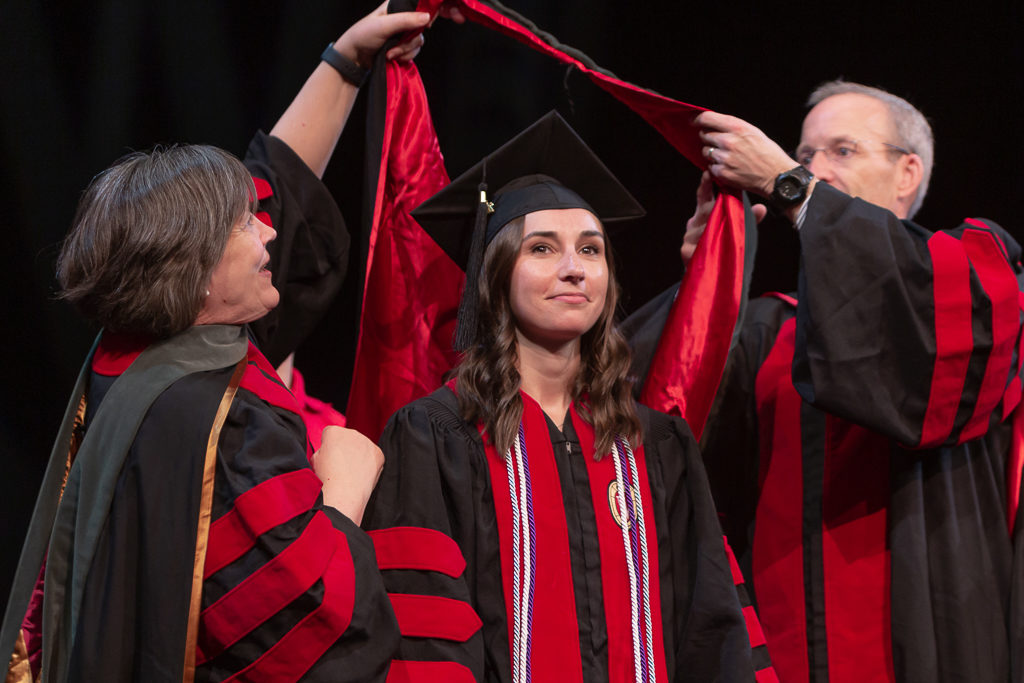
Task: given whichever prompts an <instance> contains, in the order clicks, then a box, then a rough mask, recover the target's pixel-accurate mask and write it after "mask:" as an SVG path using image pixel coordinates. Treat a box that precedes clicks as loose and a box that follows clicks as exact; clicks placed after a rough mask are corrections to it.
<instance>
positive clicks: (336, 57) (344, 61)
mask: <svg viewBox="0 0 1024 683" xmlns="http://www.w3.org/2000/svg"><path fill="white" fill-rule="evenodd" d="M320 59H321V60H323V61H325V62H327V63H328V64H330V65H331V66H333V67H334V69H335V71H337V72H338V73H339V74H341V77H342V78H344V79H345V80H346V81H348V82H349V83H351V84H352V85H354V86H356V87H357V88H361V87H363V85H365V84H366V79H367V78H369V77H370V70H369V69H364V68H363V67H361V66H359V65H358V64H356V63H355V62H353V61H352V60H351V59H349V58H348V57H346V56H345V55H343V54H341V53H340V52H338V51H337V50H335V49H334V43H328V44H327V49H325V50H324V51H323V52H322V53H321V54H320Z"/></svg>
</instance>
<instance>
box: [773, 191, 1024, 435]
mask: <svg viewBox="0 0 1024 683" xmlns="http://www.w3.org/2000/svg"><path fill="white" fill-rule="evenodd" d="M800 243H801V250H802V263H801V270H800V280H799V296H798V298H799V307H798V310H797V332H796V355H795V357H794V361H793V380H794V384H795V385H796V387H797V390H798V391H799V392H800V394H801V396H802V397H803V398H804V399H805V400H807V401H808V402H810V403H812V404H813V405H815V406H816V407H818V408H820V409H823V410H825V411H826V412H829V413H831V414H834V415H837V416H840V417H842V418H845V419H848V420H850V421H852V422H856V423H858V424H860V425H862V426H865V427H868V428H869V429H872V430H874V431H877V432H881V433H883V434H885V435H887V436H889V437H891V438H894V439H896V440H898V441H899V442H900V443H902V444H904V445H906V446H910V447H918V448H929V447H935V446H940V445H944V444H945V445H949V444H956V443H963V442H965V441H968V440H971V439H974V438H977V437H979V436H981V435H983V434H984V433H985V432H986V431H987V430H988V429H989V427H990V425H992V424H996V423H998V422H1000V421H1002V420H1003V419H1004V418H1005V417H1006V416H1007V414H1008V413H1009V412H1010V411H1011V410H1012V409H1013V408H1014V406H1016V404H1017V403H1018V401H1019V400H1020V395H1021V379H1020V360H1021V359H1020V354H1019V347H1018V345H1019V343H1020V330H1021V322H1020V321H1021V317H1020V304H1019V296H1020V294H1019V291H1020V287H1019V285H1018V275H1019V272H1020V266H1019V260H1020V247H1019V246H1018V245H1017V243H1016V242H1015V241H1014V240H1013V239H1012V238H1011V237H1010V236H1009V235H1008V234H1007V233H1006V232H1005V231H1004V230H1002V229H1001V228H999V227H998V226H997V225H995V224H993V223H990V222H986V221H981V220H976V219H968V220H967V221H966V222H965V223H964V224H962V225H961V226H959V227H958V228H956V229H953V230H947V231H940V232H935V233H931V232H929V231H927V230H925V229H924V228H921V227H920V226H917V225H915V224H913V223H911V222H908V221H900V220H898V219H897V218H896V217H895V216H894V215H893V214H892V213H891V212H888V211H886V210H884V209H881V208H880V207H877V206H875V205H873V204H869V203H867V202H865V201H863V200H860V199H855V198H851V197H849V196H847V195H845V194H843V193H841V192H839V191H838V190H835V189H834V188H832V187H829V186H827V185H824V184H819V185H818V186H817V187H816V188H815V191H814V194H813V196H812V198H811V201H810V203H809V204H808V211H807V217H806V219H805V221H804V224H803V226H802V228H801V230H800Z"/></svg>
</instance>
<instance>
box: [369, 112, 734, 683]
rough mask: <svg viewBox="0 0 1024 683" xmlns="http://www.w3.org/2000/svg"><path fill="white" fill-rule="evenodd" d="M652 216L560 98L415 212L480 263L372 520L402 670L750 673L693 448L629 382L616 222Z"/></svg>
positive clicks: (450, 248)
mask: <svg viewBox="0 0 1024 683" xmlns="http://www.w3.org/2000/svg"><path fill="white" fill-rule="evenodd" d="M488 186H489V187H496V188H498V190H497V191H496V192H494V193H493V197H492V196H489V195H488V194H487V188H488ZM642 214H643V210H642V208H641V207H640V206H639V205H638V204H637V202H636V201H635V200H634V199H633V197H632V196H631V195H630V194H629V193H628V192H627V191H626V190H625V188H623V187H622V186H621V185H620V184H619V183H618V181H617V180H616V179H615V178H614V177H613V176H612V175H611V173H610V172H609V171H608V170H607V169H606V168H605V167H604V166H603V165H602V164H601V162H600V161H599V160H598V159H597V158H596V157H595V156H594V154H593V152H591V151H590V150H589V148H587V147H586V145H585V144H584V143H583V142H582V140H580V139H579V137H578V136H577V135H576V134H575V132H574V131H572V129H571V128H569V126H568V125H567V124H566V123H565V122H564V121H563V120H562V119H561V118H560V117H559V116H558V115H557V114H554V113H552V114H549V115H548V116H546V117H544V118H543V119H541V120H540V121H539V122H537V123H535V124H534V125H533V126H531V127H530V128H529V129H527V130H526V131H525V132H523V133H521V134H520V135H519V136H517V137H516V138H514V139H513V140H512V141H511V142H509V143H507V144H506V145H505V146H503V147H502V148H500V149H499V150H497V151H496V152H494V153H493V154H491V155H489V156H488V157H487V158H485V159H484V160H483V161H482V162H481V163H479V164H477V166H475V167H474V168H472V169H471V170H470V171H468V172H467V173H465V174H464V175H463V176H461V177H460V178H458V179H456V180H455V181H453V182H452V183H451V184H450V185H449V186H448V187H447V188H445V190H443V191H442V192H441V193H439V194H438V195H436V196H435V197H434V198H432V199H430V200H428V201H427V202H426V203H425V204H424V205H423V206H421V207H420V208H419V209H417V210H416V212H415V214H414V215H415V216H416V218H417V220H419V221H420V222H421V224H422V225H423V226H424V227H425V228H426V229H427V230H428V232H430V234H431V235H432V236H433V237H434V239H435V240H436V241H437V242H438V244H439V245H441V246H442V247H443V248H444V249H445V250H446V251H447V253H448V254H449V255H451V256H452V258H453V259H455V260H456V261H457V262H458V263H460V264H462V265H463V266H464V267H467V266H468V267H467V273H468V275H467V286H466V291H465V293H464V295H463V301H462V305H461V307H460V313H459V330H458V333H457V340H456V346H457V347H458V348H459V349H460V350H463V351H464V355H463V357H462V359H461V361H460V363H459V365H458V366H457V367H456V368H455V370H454V371H453V378H452V380H451V381H450V382H449V383H448V384H447V385H446V386H445V387H443V388H441V389H439V390H438V391H436V392H434V393H433V394H431V395H430V396H428V397H426V398H423V399H421V400H418V401H415V402H414V403H412V404H410V405H408V406H406V407H405V408H403V409H402V410H400V411H398V412H397V413H396V414H395V415H394V416H393V418H392V419H391V421H390V422H389V424H388V427H387V429H386V430H385V433H384V435H383V437H382V439H381V447H382V449H383V451H384V453H385V457H386V464H385V467H384V472H383V474H382V478H381V481H380V484H379V485H378V488H377V490H376V491H375V492H374V495H373V497H372V498H371V501H370V504H369V506H368V508H367V513H366V517H365V519H364V526H366V527H368V528H371V529H374V531H371V536H372V537H373V538H374V545H375V548H376V551H377V557H378V563H379V565H380V567H381V569H382V570H383V574H384V579H385V585H386V587H387V589H388V591H389V593H390V595H391V601H392V604H393V606H394V608H395V613H396V616H397V618H398V622H399V627H400V629H401V632H402V636H403V638H402V642H401V646H400V655H399V659H400V661H396V662H395V663H394V664H393V665H392V671H393V672H397V671H402V672H403V673H404V675H405V676H407V678H408V679H409V680H439V679H441V678H444V679H445V680H466V681H470V680H489V681H492V680H493V681H527V680H531V679H533V680H538V681H672V680H693V681H711V680H729V681H736V680H753V678H754V674H753V668H752V664H751V653H750V645H749V640H748V637H747V634H746V631H745V627H744V621H743V616H742V614H741V607H740V603H739V599H738V597H737V593H736V590H735V586H734V581H733V577H732V575H731V572H730V566H729V562H728V560H727V558H726V554H725V550H724V546H723V541H722V535H721V531H720V529H719V526H718V522H717V519H716V515H715V510H714V506H713V503H712V500H711V496H710V494H709V492H708V486H707V482H706V479H705V475H704V470H703V467H702V464H701V460H700V457H699V453H698V450H697V446H696V444H695V442H694V440H693V437H692V435H691V433H690V430H689V429H688V428H687V426H686V423H685V422H684V421H682V420H681V419H678V418H673V417H669V416H666V415H663V414H659V413H656V412H654V411H651V410H647V409H645V408H644V407H642V406H638V405H636V404H635V403H634V402H633V400H632V398H631V382H630V379H629V377H628V376H627V373H628V368H629V364H630V357H629V352H628V350H627V347H626V344H625V342H624V341H623V339H622V337H621V336H620V335H619V333H618V332H617V331H616V329H615V325H614V314H615V310H616V305H617V302H618V286H617V284H616V281H615V274H614V265H613V261H612V258H611V250H610V244H609V243H608V235H607V233H606V230H605V224H606V223H609V222H612V221H617V220H623V219H627V218H633V217H637V216H640V215H642Z"/></svg>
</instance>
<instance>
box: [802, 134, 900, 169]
mask: <svg viewBox="0 0 1024 683" xmlns="http://www.w3.org/2000/svg"><path fill="white" fill-rule="evenodd" d="M872 142H873V141H872V140H836V141H835V142H832V143H830V144H829V145H828V146H827V147H803V146H801V147H798V148H797V150H796V154H795V155H794V156H795V157H796V160H797V162H798V163H799V164H800V165H801V166H810V165H811V162H812V161H814V155H815V154H817V153H818V152H824V153H825V158H827V159H828V160H829V161H830V162H832V163H833V164H839V165H843V164H849V163H850V162H851V161H853V160H854V159H856V158H857V156H858V155H864V154H867V153H868V152H869V151H870V150H867V149H864V145H869V144H871V143H872ZM878 144H880V145H885V146H886V147H888V148H889V149H888V151H891V152H899V153H900V154H913V152H911V151H910V150H909V149H904V148H903V147H900V146H899V145H894V144H892V143H890V142H880V143H878Z"/></svg>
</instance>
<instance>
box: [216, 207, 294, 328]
mask: <svg viewBox="0 0 1024 683" xmlns="http://www.w3.org/2000/svg"><path fill="white" fill-rule="evenodd" d="M276 236H277V232H275V231H274V229H273V228H272V227H270V226H269V225H267V224H266V223H264V222H263V221H261V220H260V219H258V218H256V217H255V216H254V215H253V214H252V212H251V211H246V213H245V215H244V216H242V218H241V220H239V222H238V223H237V224H235V226H234V228H232V230H231V236H230V237H229V238H228V243H227V246H226V247H225V249H224V254H223V255H222V256H221V257H220V261H219V262H218V263H217V265H216V267H215V268H214V269H213V273H212V274H211V276H210V284H209V285H208V286H207V289H209V290H210V294H209V295H208V296H207V297H206V298H205V300H204V301H203V308H202V310H201V311H200V313H199V319H198V320H197V323H198V324H213V323H218V324H232V325H240V324H242V323H248V322H252V321H253V320H259V319H260V318H262V317H263V316H265V315H266V314H267V313H269V312H270V310H271V309H273V308H274V307H275V306H277V304H278V302H279V301H280V299H281V295H280V294H278V291H277V289H275V288H274V285H273V284H272V283H271V281H270V271H269V270H267V264H268V263H269V262H270V254H268V253H267V243H268V242H270V240H272V239H274V238H275V237H276Z"/></svg>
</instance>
